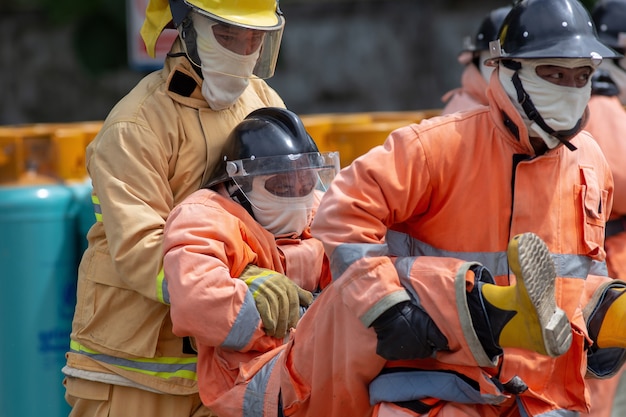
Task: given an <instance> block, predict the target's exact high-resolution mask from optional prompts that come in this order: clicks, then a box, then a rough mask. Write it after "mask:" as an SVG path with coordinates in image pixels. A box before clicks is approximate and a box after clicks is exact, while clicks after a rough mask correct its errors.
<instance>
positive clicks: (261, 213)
mask: <svg viewBox="0 0 626 417" xmlns="http://www.w3.org/2000/svg"><path fill="white" fill-rule="evenodd" d="M339 169H340V167H339V154H338V153H337V152H325V153H318V152H311V153H303V154H294V155H281V156H272V157H263V158H250V159H241V160H235V161H228V162H227V166H226V171H227V173H228V175H229V177H230V179H232V180H233V182H234V183H235V184H236V186H237V187H238V189H239V190H240V191H241V193H242V194H243V195H244V196H245V198H246V199H247V200H248V201H249V202H250V205H251V207H252V211H253V213H254V217H255V219H256V220H257V221H258V222H259V223H260V224H261V225H262V226H263V227H264V228H265V229H267V230H269V231H270V232H272V233H273V234H275V235H282V234H293V233H295V234H297V235H299V234H300V233H301V232H302V231H303V230H304V229H305V228H306V226H307V225H308V224H309V223H310V221H311V213H312V211H313V209H314V208H315V207H317V205H318V204H319V202H320V199H321V197H322V195H323V193H324V192H325V191H326V190H327V189H328V187H329V185H330V183H331V181H332V179H333V178H334V177H335V175H336V174H337V172H339Z"/></svg>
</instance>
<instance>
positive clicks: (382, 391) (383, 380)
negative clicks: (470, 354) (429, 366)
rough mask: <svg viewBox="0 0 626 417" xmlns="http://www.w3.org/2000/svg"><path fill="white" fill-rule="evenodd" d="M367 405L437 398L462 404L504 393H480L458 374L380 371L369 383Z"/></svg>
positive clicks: (481, 401) (495, 400) (494, 398)
mask: <svg viewBox="0 0 626 417" xmlns="http://www.w3.org/2000/svg"><path fill="white" fill-rule="evenodd" d="M369 394H370V404H371V405H374V404H377V403H379V402H402V401H412V400H422V399H425V398H439V399H441V400H444V401H450V402H455V403H461V404H498V403H500V402H502V401H503V400H505V399H506V396H505V395H504V394H503V395H492V394H481V393H480V391H479V390H476V389H474V388H473V387H472V386H471V385H470V384H468V383H467V382H465V381H464V380H463V379H462V378H460V377H459V376H457V375H454V374H451V373H447V372H438V371H423V370H415V371H406V372H392V373H386V374H381V375H379V376H377V377H376V378H374V380H372V382H370V385H369Z"/></svg>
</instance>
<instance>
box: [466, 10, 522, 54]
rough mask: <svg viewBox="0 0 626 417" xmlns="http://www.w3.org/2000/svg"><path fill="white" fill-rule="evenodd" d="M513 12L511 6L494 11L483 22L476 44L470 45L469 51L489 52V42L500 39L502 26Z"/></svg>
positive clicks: (476, 36)
mask: <svg viewBox="0 0 626 417" xmlns="http://www.w3.org/2000/svg"><path fill="white" fill-rule="evenodd" d="M510 11H511V6H504V7H499V8H497V9H494V10H492V11H491V12H489V13H488V14H487V16H485V18H484V19H483V21H482V22H481V24H480V26H479V28H478V32H476V35H475V36H474V43H473V44H472V45H468V48H467V50H468V51H488V50H489V42H491V41H493V40H496V39H498V33H499V31H500V26H502V22H504V18H505V17H506V15H507V14H509V12H510Z"/></svg>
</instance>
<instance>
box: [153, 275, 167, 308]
mask: <svg viewBox="0 0 626 417" xmlns="http://www.w3.org/2000/svg"><path fill="white" fill-rule="evenodd" d="M156 291H157V300H159V301H160V302H162V303H163V304H167V305H170V294H169V292H168V291H167V281H166V280H165V272H164V271H163V268H161V270H160V271H159V274H158V275H157V277H156Z"/></svg>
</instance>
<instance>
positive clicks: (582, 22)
mask: <svg viewBox="0 0 626 417" xmlns="http://www.w3.org/2000/svg"><path fill="white" fill-rule="evenodd" d="M499 41H500V47H501V48H497V46H496V45H494V44H492V48H491V54H492V60H499V59H507V58H521V59H538V58H539V59H540V58H592V59H597V60H598V61H599V60H600V58H617V57H619V55H618V54H616V52H615V51H613V50H612V49H610V48H608V47H607V46H605V45H604V44H603V43H602V42H601V41H600V40H599V39H598V34H597V32H596V29H595V27H594V25H593V21H592V19H591V16H590V15H589V13H588V12H587V10H586V9H585V7H584V6H583V5H582V4H581V3H580V2H579V1H577V0H521V1H519V2H518V3H516V4H515V5H514V6H513V8H512V9H511V12H510V13H509V14H508V15H507V16H506V18H505V19H504V22H503V24H502V27H501V28H500V35H499ZM495 42H497V41H494V43H495Z"/></svg>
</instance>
